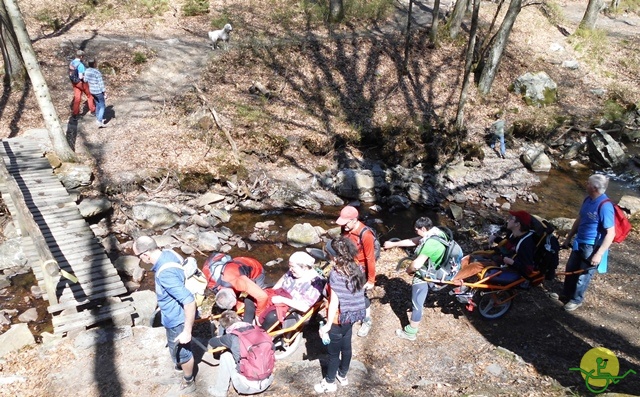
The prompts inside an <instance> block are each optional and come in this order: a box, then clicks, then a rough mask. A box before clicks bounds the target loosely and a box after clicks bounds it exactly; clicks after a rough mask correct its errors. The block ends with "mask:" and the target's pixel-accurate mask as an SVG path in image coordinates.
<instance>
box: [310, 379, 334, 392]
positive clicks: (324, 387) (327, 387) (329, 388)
mask: <svg viewBox="0 0 640 397" xmlns="http://www.w3.org/2000/svg"><path fill="white" fill-rule="evenodd" d="M313 389H314V390H315V391H316V393H333V392H335V391H336V390H338V385H336V384H335V383H327V381H326V380H324V379H322V382H320V383H318V384H317V385H315V386H313Z"/></svg>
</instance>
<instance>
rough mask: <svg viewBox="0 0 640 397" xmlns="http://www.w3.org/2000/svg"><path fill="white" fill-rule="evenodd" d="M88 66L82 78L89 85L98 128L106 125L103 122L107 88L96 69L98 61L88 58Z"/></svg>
mask: <svg viewBox="0 0 640 397" xmlns="http://www.w3.org/2000/svg"><path fill="white" fill-rule="evenodd" d="M88 64H89V67H88V68H87V69H86V70H85V73H84V80H85V81H86V83H87V84H88V85H89V92H90V93H91V95H92V96H93V101H94V102H95V104H96V125H97V126H98V128H104V127H106V124H105V123H104V109H105V105H106V103H105V101H106V99H107V89H106V88H105V86H104V80H103V79H102V73H100V71H99V70H98V69H97V65H98V63H97V62H96V60H95V59H90V60H89V62H88Z"/></svg>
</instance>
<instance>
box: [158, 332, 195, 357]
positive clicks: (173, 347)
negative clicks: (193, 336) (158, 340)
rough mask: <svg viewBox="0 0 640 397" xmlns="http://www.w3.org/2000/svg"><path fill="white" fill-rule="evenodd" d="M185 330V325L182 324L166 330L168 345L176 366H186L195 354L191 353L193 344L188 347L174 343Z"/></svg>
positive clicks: (188, 344)
mask: <svg viewBox="0 0 640 397" xmlns="http://www.w3.org/2000/svg"><path fill="white" fill-rule="evenodd" d="M183 330H184V324H180V325H178V326H177V327H173V328H165V331H166V334H167V344H168V345H169V353H170V354H171V359H172V360H173V363H174V364H184V363H186V362H187V361H189V360H191V358H192V357H193V353H192V352H191V342H189V343H187V344H186V345H181V344H178V342H174V340H175V339H176V337H177V336H178V335H180V333H181V332H182V331H183Z"/></svg>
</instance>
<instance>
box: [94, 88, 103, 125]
mask: <svg viewBox="0 0 640 397" xmlns="http://www.w3.org/2000/svg"><path fill="white" fill-rule="evenodd" d="M91 95H92V96H93V101H94V102H95V103H96V120H98V122H100V123H102V122H104V108H105V100H104V93H102V92H101V93H100V94H91Z"/></svg>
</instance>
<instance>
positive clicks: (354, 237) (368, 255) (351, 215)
mask: <svg viewBox="0 0 640 397" xmlns="http://www.w3.org/2000/svg"><path fill="white" fill-rule="evenodd" d="M358 216H359V213H358V209H357V208H355V207H353V206H350V205H348V206H346V207H344V208H343V209H342V210H341V211H340V217H339V218H338V219H337V220H336V223H337V224H338V225H340V226H341V227H342V236H345V237H347V238H348V239H349V240H351V241H352V242H353V243H354V244H355V246H356V247H357V249H358V253H357V255H356V258H355V259H356V262H358V264H359V265H360V267H361V268H362V271H363V272H364V274H365V275H366V277H367V282H366V284H365V286H364V289H365V290H369V289H371V288H373V287H374V286H375V283H376V260H377V259H378V258H377V256H379V255H380V253H379V251H380V242H379V241H378V239H377V237H376V235H375V232H374V231H373V230H372V229H371V228H370V227H368V226H366V225H365V224H364V223H362V222H360V221H359V220H358ZM365 299H366V304H367V315H366V317H365V319H364V320H363V321H362V325H361V326H360V329H359V330H358V336H360V337H365V336H367V335H369V331H370V330H371V326H372V325H373V321H372V320H371V307H370V306H371V301H370V300H369V298H368V297H367V296H366V294H365Z"/></svg>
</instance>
